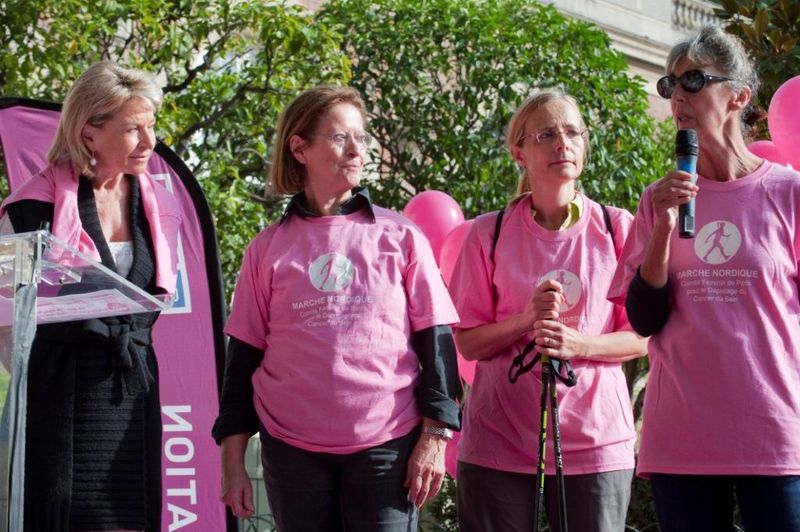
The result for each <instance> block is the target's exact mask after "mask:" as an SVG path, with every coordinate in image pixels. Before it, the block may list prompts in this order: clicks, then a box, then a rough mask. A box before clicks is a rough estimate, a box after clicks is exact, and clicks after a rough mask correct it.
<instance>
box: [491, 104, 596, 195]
mask: <svg viewBox="0 0 800 532" xmlns="http://www.w3.org/2000/svg"><path fill="white" fill-rule="evenodd" d="M554 101H565V102H568V103H569V104H570V105H572V106H573V107H575V110H576V111H578V116H579V117H580V119H581V127H582V128H584V129H586V123H585V122H584V121H583V116H582V115H581V108H580V106H579V105H578V101H577V100H576V99H575V98H573V97H572V96H570V95H569V94H567V93H565V92H564V91H563V90H561V89H558V88H546V89H537V90H535V91H534V92H533V93H531V94H530V95H529V96H528V97H527V98H525V100H524V101H523V102H522V103H521V104H520V106H519V107H517V110H516V111H514V114H513V116H512V117H511V120H509V121H508V127H507V128H506V147H507V148H508V151H509V152H511V153H512V155H513V152H512V151H511V149H512V147H514V146H516V147H520V146H522V143H523V142H524V140H525V135H527V134H528V133H530V132H529V131H525V125H526V123H527V121H528V117H530V116H531V115H532V114H533V113H534V112H536V110H538V109H540V108H542V107H544V106H545V105H547V104H548V103H550V102H554ZM585 143H586V150H585V151H584V159H586V158H587V157H588V155H589V139H588V133H587V137H586V138H585ZM530 191H531V184H530V180H529V176H528V175H527V173H526V171H525V169H524V168H523V169H522V174H521V176H520V178H519V183H518V184H517V196H519V195H520V194H525V193H528V192H530Z"/></svg>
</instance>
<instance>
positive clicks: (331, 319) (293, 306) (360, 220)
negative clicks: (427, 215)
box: [225, 207, 458, 453]
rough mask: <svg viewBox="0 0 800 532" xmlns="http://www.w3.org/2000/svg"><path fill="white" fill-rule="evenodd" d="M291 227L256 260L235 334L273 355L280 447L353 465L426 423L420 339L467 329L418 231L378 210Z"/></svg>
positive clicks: (249, 259) (245, 270) (268, 357)
mask: <svg viewBox="0 0 800 532" xmlns="http://www.w3.org/2000/svg"><path fill="white" fill-rule="evenodd" d="M373 209H374V213H375V217H376V221H375V222H372V220H371V219H370V218H369V216H368V214H367V212H366V211H364V210H361V211H359V212H357V213H355V214H349V215H342V216H325V217H319V218H314V217H311V218H302V217H300V216H296V215H295V216H290V217H289V218H287V219H286V220H285V221H284V222H283V223H282V224H274V225H272V226H270V227H268V228H267V229H265V230H264V231H262V232H261V233H260V234H259V235H258V236H256V238H255V239H253V242H251V244H250V246H249V247H248V249H247V252H246V253H245V256H244V259H243V262H242V269H241V273H240V275H239V280H238V283H237V285H236V292H235V295H234V300H233V308H232V310H231V316H230V319H229V320H228V324H227V326H226V328H225V332H226V333H227V334H229V335H230V336H233V337H236V338H238V339H239V340H242V341H244V342H247V343H248V344H251V345H253V346H255V347H258V348H262V349H264V359H263V361H262V363H261V366H260V368H259V369H258V370H256V372H255V374H254V375H253V387H254V391H255V399H254V401H255V407H256V411H257V412H258V415H259V418H260V420H261V422H262V423H263V424H264V426H265V427H266V429H267V430H268V431H269V432H270V434H271V435H273V436H274V437H276V438H279V439H280V440H282V441H284V442H286V443H288V444H290V445H294V446H296V447H300V448H302V449H306V450H309V451H316V452H330V453H351V452H355V451H359V450H361V449H365V448H368V447H372V446H375V445H378V444H380V443H383V442H386V441H388V440H390V439H393V438H397V437H399V436H402V435H404V434H406V433H408V432H409V431H410V430H411V429H412V428H413V427H414V426H415V425H416V424H417V423H419V421H420V415H419V412H418V411H417V405H416V402H415V396H414V388H415V386H416V384H417V381H418V374H419V361H418V359H417V355H416V353H415V352H414V350H413V349H412V347H411V345H410V337H411V333H412V331H419V330H421V329H425V328H428V327H432V326H434V325H443V324H450V323H455V322H456V321H458V315H457V314H456V312H455V309H454V308H453V304H452V302H451V301H450V297H449V295H448V293H447V289H446V288H445V286H444V282H443V281H442V277H441V274H440V273H439V269H438V268H437V266H436V262H435V261H434V258H433V253H432V251H431V248H430V245H429V244H428V242H427V240H426V239H425V237H424V236H423V235H422V233H420V231H419V230H418V229H417V228H416V227H415V226H414V225H413V224H412V223H411V222H409V221H408V220H406V219H405V218H403V217H402V216H400V215H398V214H395V213H393V212H391V211H388V210H386V209H381V208H380V207H374V208H373Z"/></svg>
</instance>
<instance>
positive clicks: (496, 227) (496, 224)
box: [489, 207, 506, 307]
mask: <svg viewBox="0 0 800 532" xmlns="http://www.w3.org/2000/svg"><path fill="white" fill-rule="evenodd" d="M505 213H506V209H505V207H503V208H502V209H500V210H499V211H497V219H496V220H495V222H494V235H493V236H492V249H490V250H489V262H491V264H492V276H491V283H492V300H493V301H494V305H495V307H497V288H496V287H495V286H494V270H495V267H496V264H495V262H494V250H495V249H496V248H497V240H498V239H499V238H500V228H501V227H502V226H503V215H504V214H505Z"/></svg>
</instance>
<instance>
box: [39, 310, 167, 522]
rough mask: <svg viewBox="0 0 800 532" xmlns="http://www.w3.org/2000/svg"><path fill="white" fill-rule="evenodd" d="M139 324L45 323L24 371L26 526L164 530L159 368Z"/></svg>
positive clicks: (114, 321) (99, 321)
mask: <svg viewBox="0 0 800 532" xmlns="http://www.w3.org/2000/svg"><path fill="white" fill-rule="evenodd" d="M140 316H141V315H140ZM138 317H139V316H136V317H134V318H138ZM150 321H151V322H152V320H150ZM87 324H91V326H90V327H88V329H90V330H87V326H86V325H87ZM142 325H144V324H142V323H139V325H136V324H131V323H127V324H122V325H120V323H119V321H118V320H113V319H105V320H88V321H87V322H79V323H69V324H55V325H46V326H42V327H40V328H39V331H38V332H37V335H36V340H35V341H34V344H33V349H32V352H31V360H30V364H29V378H28V382H29V384H28V415H27V430H26V437H27V450H26V460H25V511H24V522H25V530H26V531H37V532H38V531H68V530H113V529H120V528H124V529H135V530H148V531H150V530H159V527H160V523H159V522H158V520H159V516H160V510H161V474H160V471H161V467H160V460H161V453H160V446H161V420H160V412H159V397H158V379H157V372H158V369H157V363H156V359H155V356H154V353H153V349H152V346H151V345H150V343H149V327H146V326H145V327H142ZM98 331H101V332H103V333H104V334H99V333H98ZM121 337H124V338H121ZM132 343H137V344H138V345H136V346H134V347H135V349H128V348H129V347H130V346H129V344H132ZM126 349H127V351H125V350H126ZM134 351H138V354H137V352H134ZM131 354H132V355H133V358H134V360H133V361H132V362H133V366H136V367H131V364H129V362H131V360H130V358H131V357H130V356H128V358H126V355H131ZM140 366H143V367H140ZM139 374H143V375H146V379H144V380H143V379H139V378H138V375H139Z"/></svg>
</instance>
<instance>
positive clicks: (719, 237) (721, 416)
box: [609, 162, 800, 475]
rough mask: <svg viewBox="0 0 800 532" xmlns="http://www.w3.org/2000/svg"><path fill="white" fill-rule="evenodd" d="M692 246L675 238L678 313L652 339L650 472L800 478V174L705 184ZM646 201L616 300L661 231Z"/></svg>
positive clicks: (768, 167)
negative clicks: (653, 236)
mask: <svg viewBox="0 0 800 532" xmlns="http://www.w3.org/2000/svg"><path fill="white" fill-rule="evenodd" d="M698 185H699V187H700V192H699V193H698V196H697V200H696V206H697V217H696V220H695V227H696V234H695V238H694V239H681V238H679V237H678V235H677V231H676V232H674V233H673V235H672V239H671V241H670V262H669V278H670V282H671V285H672V288H671V294H670V300H671V313H670V316H669V319H668V321H667V323H666V325H665V326H664V328H663V329H662V330H661V331H660V332H658V333H657V334H655V335H653V336H652V337H651V339H650V342H649V349H648V350H649V356H650V376H649V379H648V383H647V392H646V395H645V403H644V421H643V427H642V442H641V451H640V454H639V470H638V472H639V473H640V474H643V475H646V474H648V473H652V472H658V473H675V474H705V475H787V474H792V475H797V474H800V300H799V299H798V264H797V262H798V259H799V258H800V174H798V173H797V172H795V171H792V170H789V169H788V168H785V167H782V166H778V165H775V164H772V163H767V162H765V163H764V164H763V165H761V166H760V167H759V168H758V169H757V170H756V171H755V172H754V173H753V174H750V175H748V176H745V177H743V178H741V179H737V180H735V181H729V182H718V181H712V180H708V179H704V178H703V177H702V176H698ZM652 192H653V187H652V185H651V186H650V187H648V188H647V189H646V190H645V192H644V194H643V196H642V200H641V203H640V205H639V211H638V213H637V215H636V219H635V222H634V226H633V228H632V230H631V236H630V238H629V239H628V241H627V243H626V245H625V248H624V251H623V254H622V257H621V259H620V266H619V269H618V271H617V273H616V276H615V278H614V282H613V284H612V287H611V290H610V292H609V297H610V298H612V299H614V300H616V301H620V302H621V301H623V300H624V298H625V294H626V293H627V289H628V285H629V284H630V280H631V279H632V277H633V275H634V273H635V271H636V269H637V268H638V267H639V265H640V264H641V261H642V255H643V252H644V247H645V245H646V244H647V241H648V239H649V237H650V234H651V231H652V228H653V225H654V212H653V207H652V200H651V197H652Z"/></svg>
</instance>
